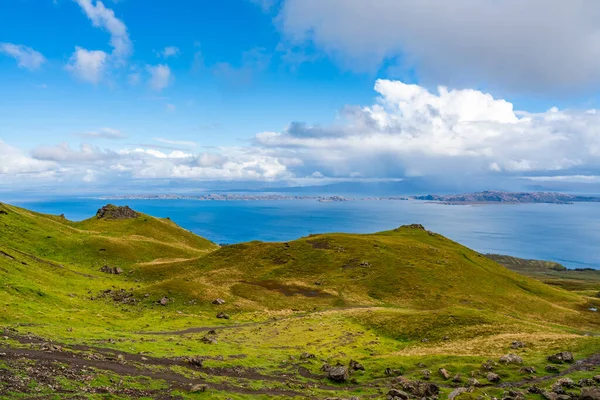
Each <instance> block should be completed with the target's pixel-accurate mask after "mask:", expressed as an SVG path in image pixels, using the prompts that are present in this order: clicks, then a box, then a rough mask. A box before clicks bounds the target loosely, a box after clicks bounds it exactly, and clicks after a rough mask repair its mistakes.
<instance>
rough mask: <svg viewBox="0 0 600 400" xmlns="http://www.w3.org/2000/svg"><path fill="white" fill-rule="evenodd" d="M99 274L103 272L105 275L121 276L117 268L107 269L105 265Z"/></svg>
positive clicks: (120, 271) (121, 271) (120, 270)
mask: <svg viewBox="0 0 600 400" xmlns="http://www.w3.org/2000/svg"><path fill="white" fill-rule="evenodd" d="M100 272H104V273H105V274H112V275H121V274H122V273H123V270H122V269H121V268H119V267H109V266H108V265H105V266H103V267H102V268H100Z"/></svg>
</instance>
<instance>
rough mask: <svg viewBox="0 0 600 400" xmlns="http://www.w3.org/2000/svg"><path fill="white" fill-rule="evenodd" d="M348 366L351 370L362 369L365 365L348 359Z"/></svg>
mask: <svg viewBox="0 0 600 400" xmlns="http://www.w3.org/2000/svg"><path fill="white" fill-rule="evenodd" d="M349 367H350V369H351V370H353V371H364V370H365V367H363V366H362V364H361V363H359V362H358V361H354V360H350V364H349Z"/></svg>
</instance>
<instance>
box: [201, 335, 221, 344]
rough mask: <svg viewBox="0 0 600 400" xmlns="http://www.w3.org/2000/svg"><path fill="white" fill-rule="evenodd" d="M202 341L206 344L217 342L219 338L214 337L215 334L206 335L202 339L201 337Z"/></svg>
mask: <svg viewBox="0 0 600 400" xmlns="http://www.w3.org/2000/svg"><path fill="white" fill-rule="evenodd" d="M200 341H201V342H202V343H206V344H217V343H218V341H217V338H215V337H213V336H204V337H203V338H202V339H200Z"/></svg>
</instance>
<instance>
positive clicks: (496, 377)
mask: <svg viewBox="0 0 600 400" xmlns="http://www.w3.org/2000/svg"><path fill="white" fill-rule="evenodd" d="M486 378H487V380H488V381H490V382H493V383H497V382H500V375H498V374H495V373H493V372H490V373H489V374H487V377H486Z"/></svg>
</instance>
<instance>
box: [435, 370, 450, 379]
mask: <svg viewBox="0 0 600 400" xmlns="http://www.w3.org/2000/svg"><path fill="white" fill-rule="evenodd" d="M438 372H439V373H440V375H441V376H442V378H444V379H445V380H448V379H450V372H448V371H447V370H446V369H445V368H440V369H439V370H438Z"/></svg>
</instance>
